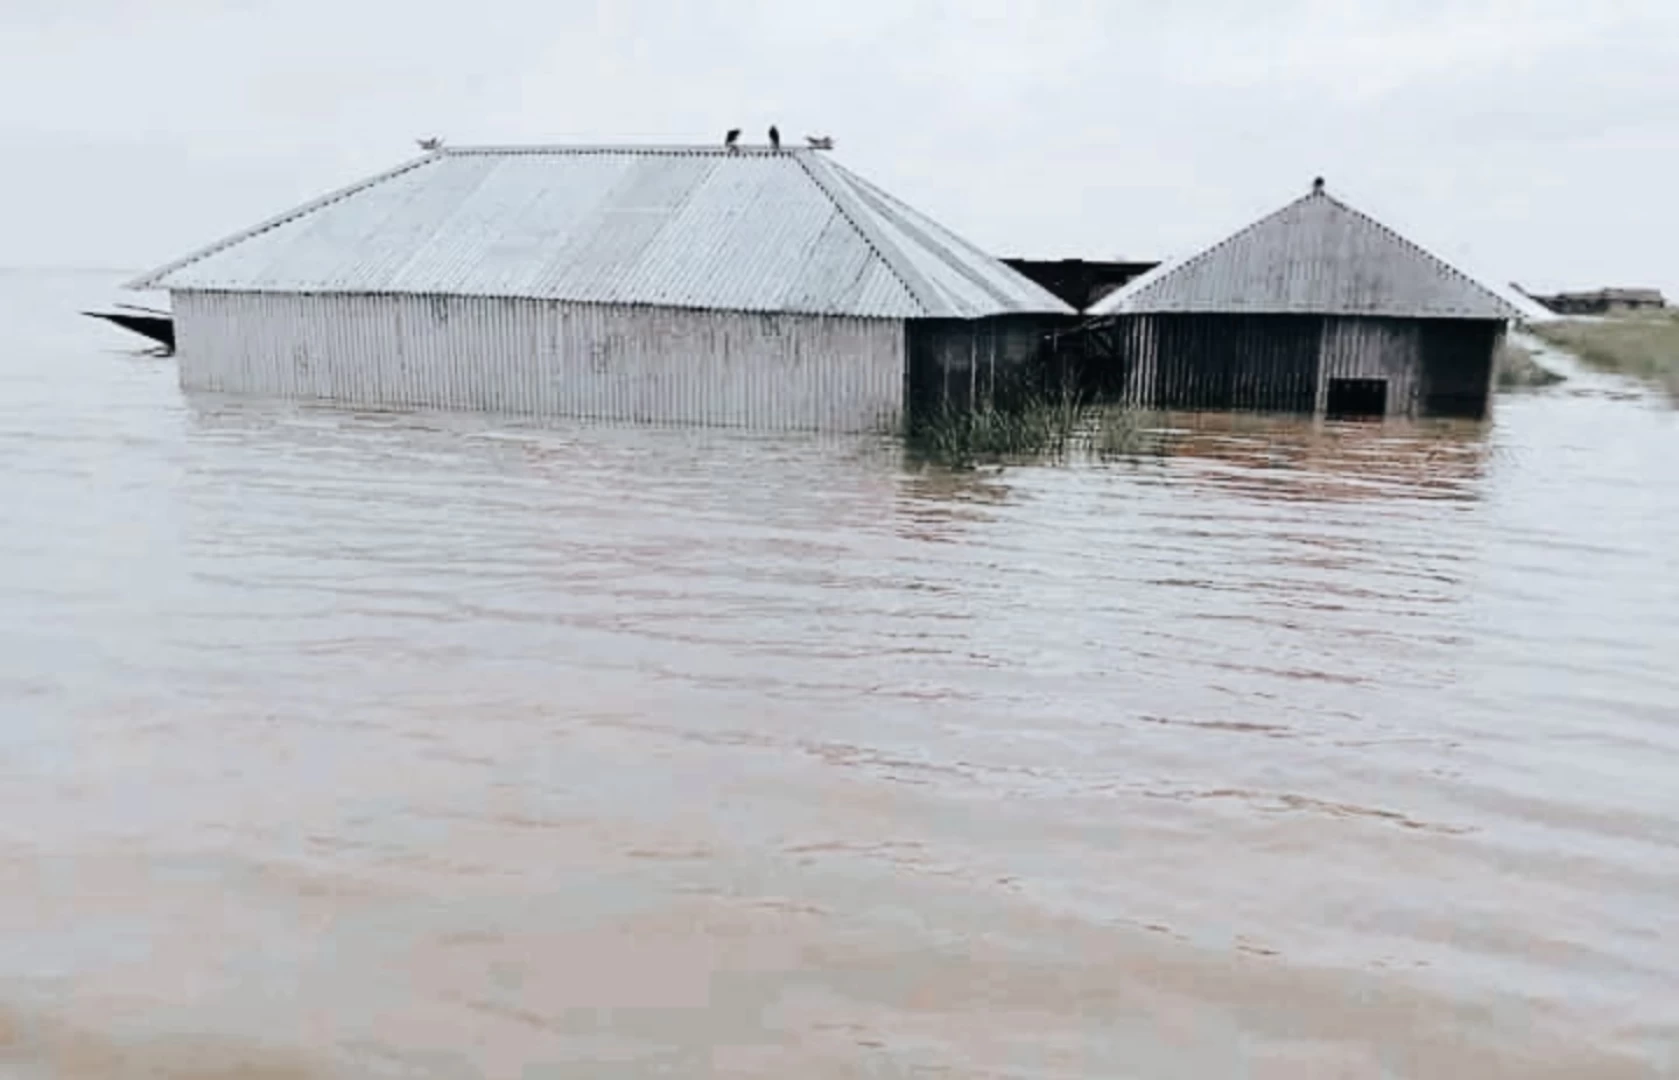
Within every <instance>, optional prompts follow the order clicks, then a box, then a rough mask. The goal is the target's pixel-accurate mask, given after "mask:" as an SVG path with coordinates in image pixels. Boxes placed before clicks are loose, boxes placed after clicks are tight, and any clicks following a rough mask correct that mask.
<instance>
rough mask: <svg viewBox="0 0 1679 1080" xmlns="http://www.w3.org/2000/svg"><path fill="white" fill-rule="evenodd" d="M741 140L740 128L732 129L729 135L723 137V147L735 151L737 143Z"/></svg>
mask: <svg viewBox="0 0 1679 1080" xmlns="http://www.w3.org/2000/svg"><path fill="white" fill-rule="evenodd" d="M739 139H740V128H730V129H729V133H728V134H727V135H724V136H723V145H724V146H726V147H728V148H729V149H730V150H733V149H735V143H736V142H737V141H738V140H739Z"/></svg>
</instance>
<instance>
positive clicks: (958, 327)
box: [905, 315, 1074, 413]
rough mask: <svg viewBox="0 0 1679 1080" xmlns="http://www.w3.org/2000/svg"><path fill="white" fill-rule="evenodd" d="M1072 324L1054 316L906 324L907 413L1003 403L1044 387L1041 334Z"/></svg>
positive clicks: (913, 321) (1068, 319) (924, 321)
mask: <svg viewBox="0 0 1679 1080" xmlns="http://www.w3.org/2000/svg"><path fill="white" fill-rule="evenodd" d="M1073 321H1074V317H1073V316H1058V315H1001V316H996V317H993V318H988V319H914V320H911V321H910V322H908V323H906V324H905V338H906V349H907V356H908V364H909V367H908V370H907V376H906V382H907V384H908V388H909V389H908V395H909V397H908V402H907V404H908V407H909V409H910V410H911V412H912V413H913V412H918V411H925V410H930V409H938V408H943V407H948V408H958V409H967V408H973V407H974V406H975V405H979V404H984V403H987V402H997V403H1001V404H1006V403H1007V402H1008V401H1009V400H1010V399H1011V398H1014V397H1017V396H1018V395H1021V394H1025V393H1031V392H1034V391H1041V390H1043V389H1045V388H1046V387H1045V380H1046V377H1047V375H1048V370H1047V369H1046V368H1045V367H1044V366H1043V365H1042V363H1041V361H1042V360H1043V343H1044V336H1045V334H1047V333H1049V332H1050V331H1051V330H1052V329H1057V328H1061V327H1064V326H1066V325H1068V324H1070V323H1072V322H1073Z"/></svg>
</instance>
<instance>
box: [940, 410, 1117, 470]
mask: <svg viewBox="0 0 1679 1080" xmlns="http://www.w3.org/2000/svg"><path fill="white" fill-rule="evenodd" d="M907 441H908V443H909V445H910V448H911V449H913V450H914V451H915V452H917V453H919V454H921V455H923V456H925V457H927V458H928V459H930V460H933V461H937V462H940V463H941V464H945V465H951V466H955V467H958V468H967V467H972V466H973V465H975V464H978V463H980V462H982V461H1002V460H1011V459H1012V460H1019V459H1023V458H1033V459H1044V458H1062V457H1066V456H1068V455H1069V454H1075V453H1090V454H1095V455H1098V456H1107V455H1125V454H1134V453H1138V452H1140V451H1143V450H1145V449H1146V448H1147V447H1148V445H1149V442H1150V440H1149V433H1148V430H1147V428H1145V427H1144V425H1143V424H1142V422H1141V420H1140V418H1139V417H1138V415H1137V414H1136V412H1134V411H1133V410H1131V409H1128V408H1125V407H1123V406H1119V405H1112V404H1101V403H1094V402H1088V401H1085V400H1084V399H1082V398H1080V397H1079V396H1078V395H1076V394H1052V395H1044V394H1029V395H1025V396H1023V397H1021V398H1019V399H1018V400H1016V401H1014V402H1010V403H1007V404H1004V403H999V402H995V401H987V402H984V403H982V404H981V405H979V406H978V407H976V408H971V409H970V408H963V407H960V406H943V407H940V408H937V409H933V410H930V411H929V412H927V413H925V414H923V415H921V416H919V417H917V418H916V419H915V420H913V421H912V422H911V423H910V426H909V431H908V440H907Z"/></svg>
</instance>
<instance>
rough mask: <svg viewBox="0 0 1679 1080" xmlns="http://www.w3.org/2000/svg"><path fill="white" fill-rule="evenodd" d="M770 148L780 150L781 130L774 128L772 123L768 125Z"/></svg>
mask: <svg viewBox="0 0 1679 1080" xmlns="http://www.w3.org/2000/svg"><path fill="white" fill-rule="evenodd" d="M770 149H771V150H780V149H781V132H779V131H777V130H776V128H775V125H774V124H771V125H770Z"/></svg>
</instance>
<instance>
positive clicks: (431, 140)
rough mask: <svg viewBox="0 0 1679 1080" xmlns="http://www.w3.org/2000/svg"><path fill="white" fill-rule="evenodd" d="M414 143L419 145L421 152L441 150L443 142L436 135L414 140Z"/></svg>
mask: <svg viewBox="0 0 1679 1080" xmlns="http://www.w3.org/2000/svg"><path fill="white" fill-rule="evenodd" d="M414 141H415V142H417V143H419V144H420V149H421V150H428V151H429V150H441V149H442V148H443V140H442V139H439V138H438V137H437V136H436V135H429V136H427V137H426V138H424V139H415V140H414Z"/></svg>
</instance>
